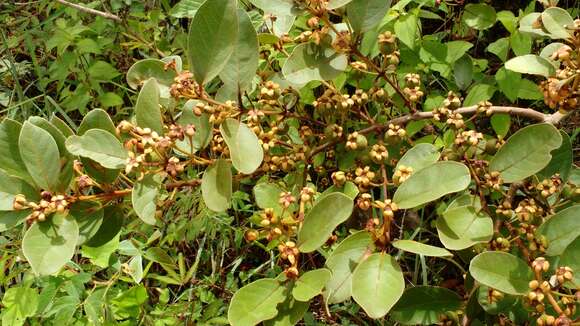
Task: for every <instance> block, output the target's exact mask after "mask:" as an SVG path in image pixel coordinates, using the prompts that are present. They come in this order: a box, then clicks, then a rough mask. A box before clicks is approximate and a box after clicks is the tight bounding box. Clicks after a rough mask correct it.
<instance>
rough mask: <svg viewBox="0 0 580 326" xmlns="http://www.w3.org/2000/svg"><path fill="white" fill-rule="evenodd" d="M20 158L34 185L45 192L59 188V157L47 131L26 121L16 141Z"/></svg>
mask: <svg viewBox="0 0 580 326" xmlns="http://www.w3.org/2000/svg"><path fill="white" fill-rule="evenodd" d="M18 147H19V148H20V156H21V157H22V160H23V161H24V166H26V169H27V170H28V173H30V176H32V179H33V180H34V183H36V185H37V186H38V187H39V188H41V189H45V190H51V191H55V190H57V189H58V186H59V181H60V180H59V175H60V155H59V151H58V146H57V144H56V141H55V140H54V138H52V136H51V135H50V133H48V131H46V130H44V129H42V128H40V127H37V126H35V125H33V124H32V123H30V122H28V121H26V122H24V125H23V126H22V130H21V131H20V137H19V139H18Z"/></svg>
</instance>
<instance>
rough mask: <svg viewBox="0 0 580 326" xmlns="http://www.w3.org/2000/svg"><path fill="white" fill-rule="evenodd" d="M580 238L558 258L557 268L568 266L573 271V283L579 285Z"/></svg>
mask: <svg viewBox="0 0 580 326" xmlns="http://www.w3.org/2000/svg"><path fill="white" fill-rule="evenodd" d="M578 257H580V237H577V238H576V240H574V241H572V242H571V243H570V244H569V245H568V247H566V249H565V250H564V251H563V252H562V254H561V256H560V261H559V263H558V265H559V266H561V267H562V266H568V267H570V268H572V270H573V271H574V283H575V284H580V273H579V272H578V271H580V259H578Z"/></svg>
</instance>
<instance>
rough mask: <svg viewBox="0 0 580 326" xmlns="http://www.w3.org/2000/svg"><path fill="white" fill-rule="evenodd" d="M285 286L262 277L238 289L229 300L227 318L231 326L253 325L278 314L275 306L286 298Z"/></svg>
mask: <svg viewBox="0 0 580 326" xmlns="http://www.w3.org/2000/svg"><path fill="white" fill-rule="evenodd" d="M284 291H285V288H284V287H283V286H281V285H280V283H279V282H278V281H277V280H275V279H271V278H264V279H261V280H257V281H255V282H253V283H250V284H248V285H246V286H244V287H242V288H241V289H239V290H238V291H237V292H236V293H235V294H234V296H233V297H232V300H231V302H230V307H229V309H228V320H229V322H230V324H231V325H232V326H246V325H247V326H253V325H256V324H258V323H260V322H261V321H264V320H268V319H272V318H274V317H276V315H277V314H278V310H277V309H276V306H277V305H278V304H279V303H281V302H283V301H284V299H286V296H285V295H284Z"/></svg>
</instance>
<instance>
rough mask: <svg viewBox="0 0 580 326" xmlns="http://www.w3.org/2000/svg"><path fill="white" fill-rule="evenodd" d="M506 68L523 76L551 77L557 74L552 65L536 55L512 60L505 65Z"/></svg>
mask: <svg viewBox="0 0 580 326" xmlns="http://www.w3.org/2000/svg"><path fill="white" fill-rule="evenodd" d="M505 68H506V69H509V70H511V71H515V72H519V73H522V74H531V75H540V76H544V77H550V76H552V75H554V74H555V73H556V69H555V68H554V66H553V65H552V63H551V62H550V61H549V60H548V59H546V58H542V57H540V56H537V55H535V54H526V55H522V56H519V57H515V58H512V59H510V60H508V61H507V62H506V63H505Z"/></svg>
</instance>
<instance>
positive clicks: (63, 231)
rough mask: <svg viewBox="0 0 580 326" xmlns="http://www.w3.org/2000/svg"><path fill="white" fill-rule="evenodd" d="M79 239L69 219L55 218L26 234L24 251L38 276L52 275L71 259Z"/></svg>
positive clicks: (72, 220) (38, 224) (60, 216)
mask: <svg viewBox="0 0 580 326" xmlns="http://www.w3.org/2000/svg"><path fill="white" fill-rule="evenodd" d="M78 237H79V227H78V225H77V222H76V221H75V220H74V219H73V218H72V217H70V216H66V215H63V214H55V215H53V216H52V217H51V218H50V219H48V220H47V221H46V222H37V223H34V224H33V225H32V226H31V227H30V229H28V231H26V234H25V235H24V238H23V239H22V251H23V253H24V256H25V257H26V259H27V260H28V262H29V263H30V266H31V267H32V270H33V271H34V273H35V274H37V275H50V274H53V273H55V272H57V271H58V270H59V269H60V268H61V267H62V266H64V264H66V262H68V261H69V260H70V259H71V257H72V256H73V254H74V251H75V247H76V244H77V240H78Z"/></svg>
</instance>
